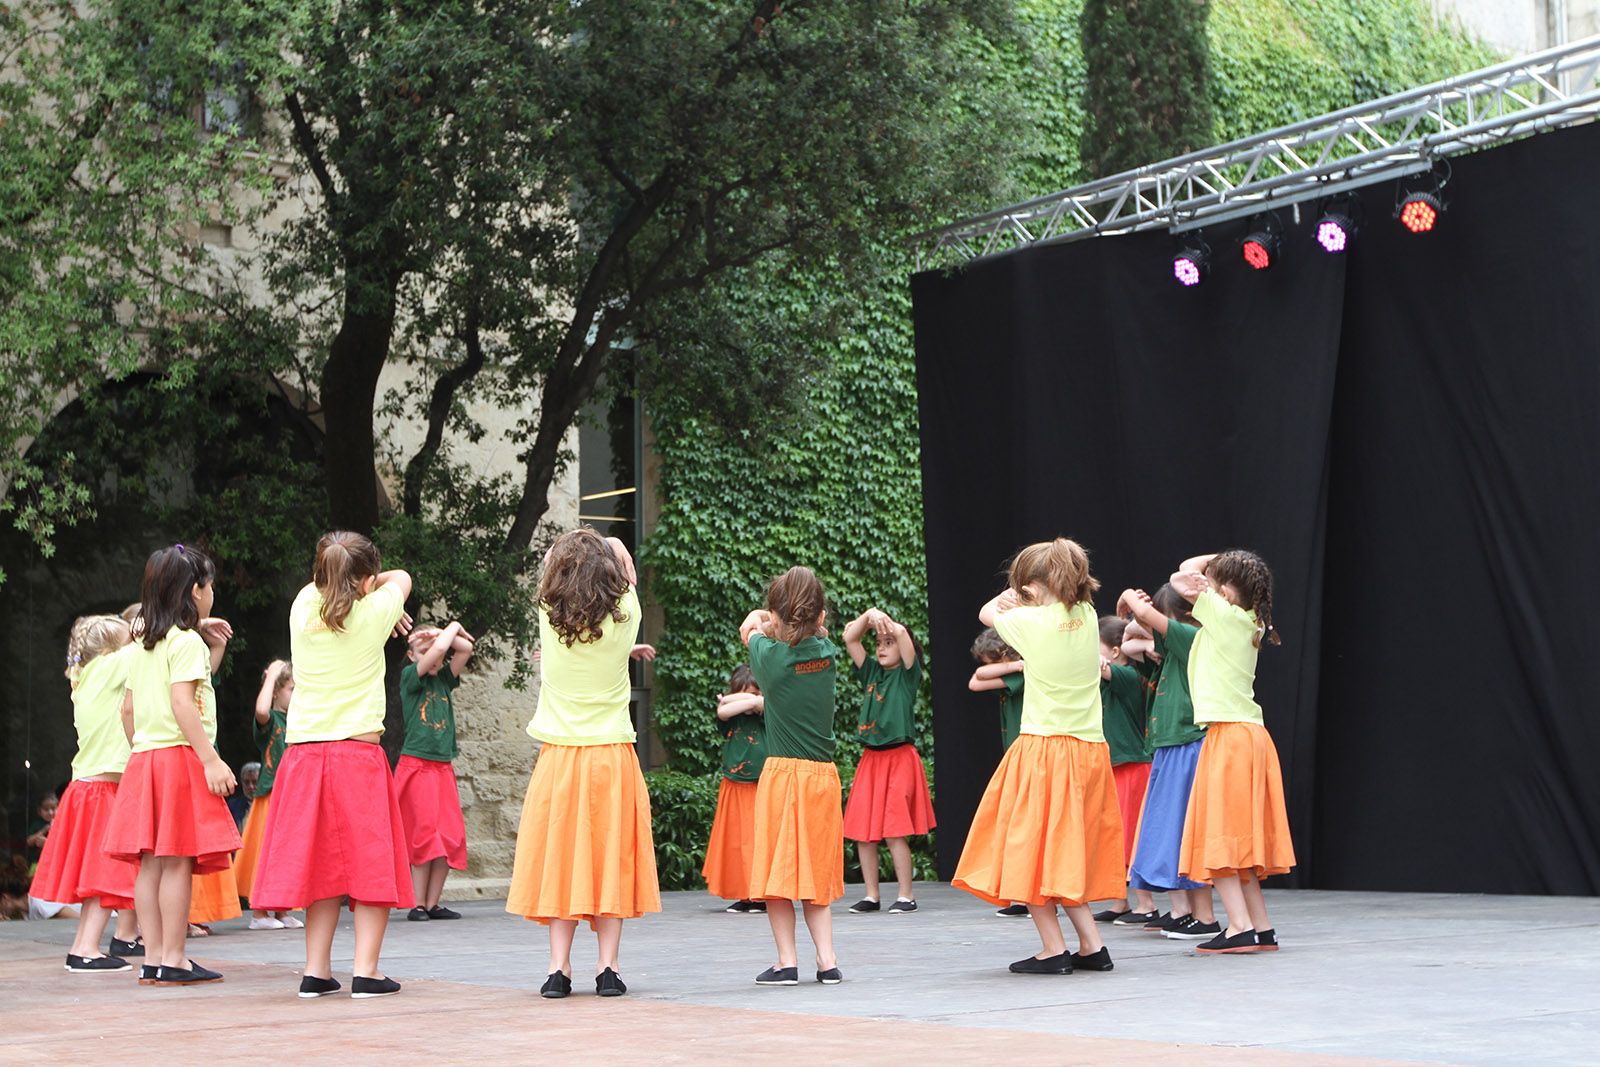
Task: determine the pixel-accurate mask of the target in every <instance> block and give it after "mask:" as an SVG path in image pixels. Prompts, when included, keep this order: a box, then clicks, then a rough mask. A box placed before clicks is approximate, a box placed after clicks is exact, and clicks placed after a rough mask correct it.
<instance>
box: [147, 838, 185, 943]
mask: <svg viewBox="0 0 1600 1067" xmlns="http://www.w3.org/2000/svg"><path fill="white" fill-rule="evenodd" d="M151 858H152V859H154V860H155V861H156V862H157V863H159V864H160V865H161V883H160V887H159V889H158V890H157V894H158V895H157V903H156V906H157V908H158V909H159V910H160V912H161V956H160V962H161V965H162V966H163V967H183V968H187V967H188V966H189V953H188V942H189V900H190V892H191V890H192V889H193V888H194V884H193V881H192V879H193V878H194V857H192V856H154V857H151Z"/></svg>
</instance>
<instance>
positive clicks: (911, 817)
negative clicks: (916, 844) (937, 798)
mask: <svg viewBox="0 0 1600 1067" xmlns="http://www.w3.org/2000/svg"><path fill="white" fill-rule="evenodd" d="M933 827H934V821H933V801H932V800H931V799H930V798H929V796H928V775H927V772H925V771H924V770H923V769H922V757H921V756H919V755H917V749H916V746H915V745H897V746H895V747H894V748H869V749H866V750H864V751H863V752H862V753H861V762H860V764H858V765H857V766H856V777H855V780H854V781H853V782H851V783H850V799H849V800H848V801H847V802H846V803H845V806H844V836H845V837H847V838H849V839H850V840H851V841H882V840H883V839H884V838H886V837H911V836H913V835H915V834H925V833H927V832H928V831H929V830H932V829H933Z"/></svg>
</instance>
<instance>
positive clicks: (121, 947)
mask: <svg viewBox="0 0 1600 1067" xmlns="http://www.w3.org/2000/svg"><path fill="white" fill-rule="evenodd" d="M108 951H109V952H110V954H111V955H113V956H143V955H144V938H142V937H136V938H134V939H133V940H132V941H124V940H122V939H121V938H117V937H113V938H112V939H111V948H110V949H109V950H108Z"/></svg>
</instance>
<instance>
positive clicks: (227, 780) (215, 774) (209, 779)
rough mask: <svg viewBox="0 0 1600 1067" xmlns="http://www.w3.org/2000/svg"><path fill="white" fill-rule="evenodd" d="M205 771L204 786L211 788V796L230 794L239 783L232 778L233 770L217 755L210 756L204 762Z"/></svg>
mask: <svg viewBox="0 0 1600 1067" xmlns="http://www.w3.org/2000/svg"><path fill="white" fill-rule="evenodd" d="M205 772H206V788H207V789H209V790H211V795H212V796H218V797H225V796H231V795H232V794H233V788H234V786H236V785H238V784H239V783H238V782H237V781H236V780H235V779H234V777H233V772H232V771H230V770H229V769H228V765H227V764H226V763H223V762H222V759H221V757H219V756H212V757H211V759H210V760H209V761H208V762H207V763H206V764H205Z"/></svg>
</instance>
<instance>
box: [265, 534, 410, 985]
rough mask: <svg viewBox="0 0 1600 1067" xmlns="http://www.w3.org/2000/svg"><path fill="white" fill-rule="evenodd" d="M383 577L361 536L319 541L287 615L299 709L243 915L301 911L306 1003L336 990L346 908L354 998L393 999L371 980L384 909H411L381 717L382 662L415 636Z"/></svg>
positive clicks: (391, 574)
mask: <svg viewBox="0 0 1600 1067" xmlns="http://www.w3.org/2000/svg"><path fill="white" fill-rule="evenodd" d="M382 566H383V560H382V558H381V557H380V556H379V554H378V549H377V547H376V546H375V545H374V544H373V543H372V542H371V541H370V540H368V539H367V538H365V537H363V536H362V535H361V534H357V533H349V532H347V531H342V530H340V531H335V532H333V533H329V534H324V535H323V537H322V539H321V540H320V541H318V542H317V556H316V562H315V564H314V565H313V568H312V581H311V584H310V585H307V586H306V587H305V588H303V589H301V590H300V594H299V595H298V596H296V597H295V599H294V604H293V605H292V606H291V607H290V608H289V649H290V654H291V656H292V658H293V661H294V707H293V710H292V712H291V713H290V714H289V717H288V720H287V723H286V725H285V728H284V742H285V744H286V745H287V746H288V748H287V749H286V750H285V752H284V756H283V761H282V762H281V763H280V764H279V765H278V770H277V775H276V778H275V780H274V782H273V788H272V804H271V806H270V807H269V808H268V809H267V829H266V834H265V836H264V837H263V838H262V841H261V854H260V858H259V861H258V866H257V868H256V871H255V880H254V884H253V886H252V889H253V892H252V894H251V897H250V903H251V905H252V906H253V907H255V908H258V909H260V910H262V911H268V912H273V911H276V912H286V911H291V910H293V909H296V908H304V909H305V911H306V918H305V925H306V965H305V971H304V976H303V977H302V978H301V980H300V996H301V997H304V998H307V999H310V998H313V997H321V996H326V995H328V994H329V993H334V992H337V991H338V990H339V989H340V985H339V983H338V982H337V981H336V980H335V979H334V977H333V962H332V959H331V955H332V951H333V933H334V928H335V927H336V926H338V923H339V909H340V907H341V905H342V903H343V901H344V899H345V898H346V897H348V898H349V900H350V910H351V911H352V912H353V913H354V915H355V932H356V945H355V961H354V963H353V965H352V967H351V974H352V977H351V980H350V993H351V996H352V997H353V998H354V999H357V1000H365V999H369V998H372V997H385V996H390V995H392V994H395V993H398V992H400V983H398V982H396V981H395V980H394V979H392V978H388V977H386V976H385V975H384V974H383V972H382V971H380V970H379V969H378V954H379V952H380V951H381V950H382V948H383V935H384V931H385V930H386V929H387V928H388V924H389V911H390V909H391V908H410V907H411V906H412V905H413V904H415V903H416V900H415V898H414V896H413V893H412V889H411V865H410V862H409V860H408V857H407V853H406V840H405V827H404V826H403V824H402V823H401V819H400V806H399V800H398V797H397V794H396V792H395V786H394V778H393V776H392V775H391V774H390V773H389V760H388V757H387V756H385V755H384V752H383V749H382V748H380V747H379V745H378V740H379V738H380V737H382V736H383V715H384V710H385V708H386V706H387V698H386V695H385V691H384V685H383V679H384V668H385V666H386V664H385V662H384V657H383V648H384V645H385V644H386V643H387V642H388V640H389V638H390V636H391V635H399V636H404V635H405V634H406V633H407V632H408V631H409V630H410V628H411V618H410V616H408V615H407V614H406V610H405V602H406V597H408V596H410V595H411V576H410V575H409V574H407V573H406V572H405V571H385V570H382Z"/></svg>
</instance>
